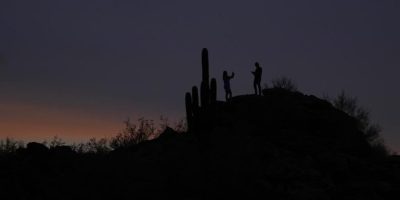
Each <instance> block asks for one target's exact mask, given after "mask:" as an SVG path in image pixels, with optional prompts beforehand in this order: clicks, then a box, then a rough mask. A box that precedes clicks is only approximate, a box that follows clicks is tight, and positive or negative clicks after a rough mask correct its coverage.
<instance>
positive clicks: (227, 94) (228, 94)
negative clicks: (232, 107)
mask: <svg viewBox="0 0 400 200" xmlns="http://www.w3.org/2000/svg"><path fill="white" fill-rule="evenodd" d="M234 76H235V73H233V72H232V75H231V76H228V72H226V71H224V73H223V75H222V79H223V80H224V89H225V99H226V101H228V99H230V98H232V90H231V83H230V81H231V79H232V78H233V77H234Z"/></svg>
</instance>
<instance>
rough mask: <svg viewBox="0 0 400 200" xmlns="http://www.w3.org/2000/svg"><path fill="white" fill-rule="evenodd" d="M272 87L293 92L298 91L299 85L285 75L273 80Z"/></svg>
mask: <svg viewBox="0 0 400 200" xmlns="http://www.w3.org/2000/svg"><path fill="white" fill-rule="evenodd" d="M272 87H273V88H279V89H285V90H288V91H292V92H295V91H297V85H296V84H295V83H294V82H293V81H292V80H291V79H290V78H288V77H285V76H283V77H281V78H277V79H274V80H272Z"/></svg>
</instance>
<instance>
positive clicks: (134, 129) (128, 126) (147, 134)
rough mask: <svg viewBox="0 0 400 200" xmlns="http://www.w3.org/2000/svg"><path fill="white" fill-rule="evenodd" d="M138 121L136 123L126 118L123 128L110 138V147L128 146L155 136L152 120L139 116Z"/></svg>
mask: <svg viewBox="0 0 400 200" xmlns="http://www.w3.org/2000/svg"><path fill="white" fill-rule="evenodd" d="M138 121H139V124H138V125H136V124H133V123H131V122H130V120H129V119H128V120H126V121H125V128H124V129H123V130H122V131H121V132H120V133H119V134H117V135H116V136H115V137H113V138H111V141H110V146H111V148H113V149H116V148H120V147H122V148H124V147H129V146H132V145H136V144H139V143H140V142H143V141H145V140H149V139H152V138H155V137H157V133H158V132H157V131H156V128H155V127H154V122H153V121H152V120H146V119H144V118H140V119H139V120H138Z"/></svg>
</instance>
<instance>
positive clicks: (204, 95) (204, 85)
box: [200, 48, 210, 107]
mask: <svg viewBox="0 0 400 200" xmlns="http://www.w3.org/2000/svg"><path fill="white" fill-rule="evenodd" d="M201 64H202V81H201V86H200V96H201V106H202V107H207V105H208V103H209V98H210V95H209V88H210V87H209V81H210V80H209V77H210V76H209V64H208V50H207V49H206V48H204V49H203V51H202V52H201Z"/></svg>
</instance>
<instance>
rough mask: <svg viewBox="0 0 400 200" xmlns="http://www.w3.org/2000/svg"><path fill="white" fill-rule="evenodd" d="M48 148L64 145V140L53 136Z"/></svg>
mask: <svg viewBox="0 0 400 200" xmlns="http://www.w3.org/2000/svg"><path fill="white" fill-rule="evenodd" d="M48 145H49V147H50V148H54V147H57V146H63V145H65V142H64V141H63V140H62V139H61V138H59V137H58V136H54V137H53V139H52V140H51V141H50V142H49V143H48Z"/></svg>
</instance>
